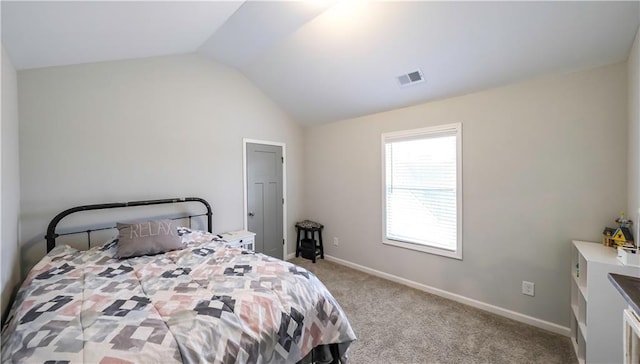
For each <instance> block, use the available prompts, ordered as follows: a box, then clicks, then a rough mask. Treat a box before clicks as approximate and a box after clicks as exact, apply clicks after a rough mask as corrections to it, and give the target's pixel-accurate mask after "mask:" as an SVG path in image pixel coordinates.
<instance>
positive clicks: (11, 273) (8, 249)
mask: <svg viewBox="0 0 640 364" xmlns="http://www.w3.org/2000/svg"><path fill="white" fill-rule="evenodd" d="M1 66H2V120H1V124H2V125H1V127H0V136H1V139H2V148H0V156H1V164H0V165H1V167H2V168H0V176H1V178H0V184H1V185H2V188H1V189H2V192H1V193H2V197H1V198H0V201H1V205H2V208H1V209H0V216H2V219H1V220H0V232H1V233H0V236H1V237H2V243H1V247H0V249H2V254H0V256H1V257H2V259H1V265H0V277H1V281H2V297H1V298H0V306H2V313H3V314H4V312H5V309H6V308H7V305H8V304H9V299H10V298H11V294H12V292H13V290H14V288H15V286H16V284H18V283H19V277H20V275H19V274H20V273H19V272H20V253H19V247H18V236H19V227H18V226H19V225H18V224H19V222H18V218H19V215H20V168H19V166H20V163H19V159H18V86H17V85H18V84H17V75H16V70H15V69H14V67H13V65H12V64H11V60H10V59H9V57H8V55H7V53H6V51H5V50H4V47H2V65H1Z"/></svg>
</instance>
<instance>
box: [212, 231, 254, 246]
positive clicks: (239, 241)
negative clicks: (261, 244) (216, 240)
mask: <svg viewBox="0 0 640 364" xmlns="http://www.w3.org/2000/svg"><path fill="white" fill-rule="evenodd" d="M220 236H222V240H224V241H226V242H227V243H229V245H231V246H234V247H240V248H243V249H247V250H255V241H256V233H252V232H251V231H246V230H238V231H229V232H228V233H222V234H220Z"/></svg>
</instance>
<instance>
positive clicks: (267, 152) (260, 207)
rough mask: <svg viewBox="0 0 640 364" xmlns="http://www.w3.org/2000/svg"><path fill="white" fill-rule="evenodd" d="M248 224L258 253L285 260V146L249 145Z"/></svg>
mask: <svg viewBox="0 0 640 364" xmlns="http://www.w3.org/2000/svg"><path fill="white" fill-rule="evenodd" d="M245 160H246V174H245V175H246V197H247V198H246V221H247V224H246V226H247V229H248V230H249V231H252V232H254V233H256V238H255V251H256V252H259V253H264V254H266V255H269V256H272V257H275V258H278V259H283V258H284V253H283V244H284V241H285V240H284V229H283V222H284V216H283V211H284V209H283V204H284V193H283V191H284V188H283V186H284V185H283V164H284V157H283V146H281V145H272V144H262V143H254V142H246V143H245Z"/></svg>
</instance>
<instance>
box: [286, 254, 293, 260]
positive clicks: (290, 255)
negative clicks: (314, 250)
mask: <svg viewBox="0 0 640 364" xmlns="http://www.w3.org/2000/svg"><path fill="white" fill-rule="evenodd" d="M295 257H296V253H289V254H287V257H286V259H285V260H291V259H293V258H295Z"/></svg>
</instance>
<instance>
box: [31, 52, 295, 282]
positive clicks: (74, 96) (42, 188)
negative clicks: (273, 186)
mask: <svg viewBox="0 0 640 364" xmlns="http://www.w3.org/2000/svg"><path fill="white" fill-rule="evenodd" d="M18 83H19V106H20V113H21V114H20V127H21V130H20V153H21V155H20V161H21V172H22V195H23V198H22V237H23V239H22V240H23V259H25V260H26V262H25V264H24V269H25V270H26V269H29V268H30V267H31V266H32V265H33V263H34V262H35V261H37V260H38V259H40V258H41V257H42V255H43V254H44V242H43V236H44V231H45V229H46V224H47V223H48V221H49V220H50V219H51V218H52V217H53V216H54V214H55V213H57V212H59V211H61V210H63V209H65V208H68V207H73V206H76V205H79V204H86V203H100V202H113V201H130V200H136V199H146V198H164V197H182V196H192V195H193V196H200V197H203V198H205V199H207V200H208V201H209V202H210V203H211V204H212V206H213V209H214V218H213V224H214V231H216V232H222V231H228V230H232V229H233V230H234V229H240V228H242V226H243V183H242V138H253V139H259V140H266V141H275V142H284V143H286V145H287V154H288V156H289V158H288V166H287V167H288V169H287V172H288V179H287V188H288V191H287V192H288V200H289V201H288V217H289V219H290V221H295V220H296V219H298V218H299V217H300V210H301V205H300V204H301V200H302V193H301V187H302V186H301V181H300V177H301V162H302V159H301V158H302V142H301V140H302V131H301V129H300V127H299V126H298V125H297V124H296V123H294V122H293V121H292V120H291V119H290V118H289V117H288V116H287V115H285V114H284V113H283V112H282V111H281V110H280V109H279V108H278V107H277V106H276V105H275V104H274V103H273V102H272V101H271V100H270V99H268V98H267V97H266V96H265V95H264V94H263V93H262V92H261V91H259V90H258V89H257V88H256V87H255V86H254V85H253V84H251V83H250V82H249V81H248V80H247V79H246V78H245V77H244V76H242V75H241V74H240V73H238V72H237V71H235V70H233V69H231V68H228V67H226V66H223V65H221V64H218V63H215V62H212V61H209V60H206V59H204V58H201V57H199V56H196V55H184V56H172V57H158V58H149V59H142V60H133V61H118V62H106V63H95V64H86V65H76V66H66V67H53V68H45V69H38V70H28V71H20V72H19V73H18ZM289 225H290V226H293V223H291V224H289ZM292 234H293V231H290V232H289V237H291V236H294V237H295V235H292ZM290 240H294V239H290Z"/></svg>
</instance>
